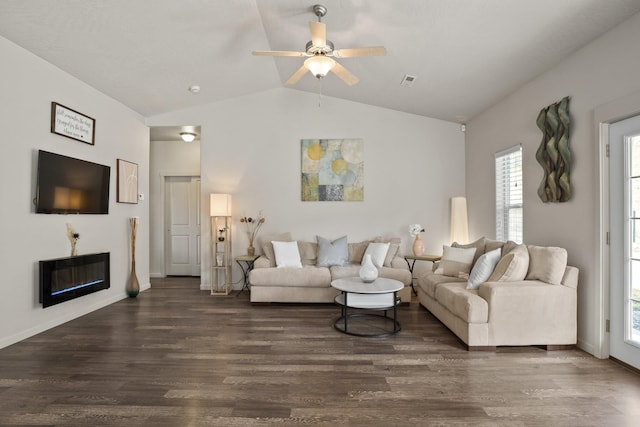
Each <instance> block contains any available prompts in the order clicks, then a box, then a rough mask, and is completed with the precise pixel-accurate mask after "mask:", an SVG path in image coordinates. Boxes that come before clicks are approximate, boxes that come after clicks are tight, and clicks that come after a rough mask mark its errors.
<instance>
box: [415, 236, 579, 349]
mask: <svg viewBox="0 0 640 427" xmlns="http://www.w3.org/2000/svg"><path fill="white" fill-rule="evenodd" d="M458 246H460V245H458ZM514 246H516V244H515V243H513V242H508V243H507V244H505V243H503V242H496V241H493V240H488V239H484V238H482V239H480V240H478V241H476V242H474V243H472V244H469V245H465V246H464V247H466V248H470V247H475V248H476V250H477V254H476V255H475V257H474V260H473V262H474V263H476V262H478V260H479V258H480V256H481V255H482V254H485V253H487V252H489V250H495V249H497V248H501V249H502V251H503V252H502V254H501V258H500V261H499V263H498V265H497V266H495V270H494V271H493V272H492V273H491V276H490V277H489V278H488V280H487V281H486V282H483V283H480V285H479V287H478V288H477V290H474V289H467V279H465V278H460V277H452V275H451V272H449V275H445V274H443V273H444V270H443V269H442V268H439V269H438V268H437V267H439V266H438V265H436V266H434V271H435V273H432V272H427V273H425V274H424V275H422V276H421V277H419V278H418V286H417V292H418V299H419V301H420V304H421V305H423V306H424V307H425V308H426V309H427V310H429V311H430V312H431V313H432V314H433V315H434V316H436V317H437V318H438V319H439V320H440V321H441V322H442V323H444V324H445V325H446V326H447V327H448V328H449V329H450V330H451V331H452V332H453V333H454V334H456V335H457V336H458V338H459V339H460V340H462V341H463V342H464V343H465V344H466V345H467V347H468V349H469V350H495V348H496V346H522V345H541V346H545V347H546V348H547V349H548V350H552V349H563V348H567V347H572V346H573V345H575V344H576V341H577V287H578V269H577V268H575V267H571V266H567V265H566V251H565V250H564V249H561V248H543V247H538V246H524V245H521V246H520V249H519V250H520V255H524V254H526V255H524V256H520V257H519V259H520V266H519V267H518V268H520V273H517V272H515V271H514V270H515V269H512V270H511V271H510V272H511V273H514V272H515V273H517V274H519V275H520V277H516V278H515V279H516V280H513V279H514V277H505V275H504V273H505V272H508V269H509V268H510V267H513V265H511V266H509V265H508V264H509V262H511V263H512V262H513V259H514V257H515V256H514V255H513V254H512V255H509V253H510V252H511V251H512V250H513V248H514ZM523 246H524V248H525V249H522V247H523ZM563 251H564V255H563ZM508 257H511V260H508V259H506V258H508ZM525 259H526V263H525V264H523V262H524V261H523V260H525ZM442 262H444V261H442ZM522 268H524V270H522ZM498 270H500V271H498ZM472 272H473V271H472ZM523 272H524V273H523ZM501 274H502V276H501ZM523 275H524V277H522V276H523ZM507 276H508V274H507ZM541 277H544V278H545V280H539V279H540V278H541ZM547 277H548V278H547ZM551 277H553V278H551ZM549 281H551V282H554V283H549Z"/></svg>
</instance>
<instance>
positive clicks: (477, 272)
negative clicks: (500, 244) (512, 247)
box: [467, 248, 502, 289]
mask: <svg viewBox="0 0 640 427" xmlns="http://www.w3.org/2000/svg"><path fill="white" fill-rule="evenodd" d="M501 252H502V249H500V248H498V249H494V250H492V251H489V252H487V253H485V254H483V255H481V256H480V258H478V261H476V263H475V265H474V266H473V268H472V269H471V273H469V280H467V289H478V287H479V286H480V283H483V282H486V281H487V279H488V278H489V277H490V276H491V273H493V270H494V269H495V268H496V264H498V261H500V254H501Z"/></svg>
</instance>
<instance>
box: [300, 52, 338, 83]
mask: <svg viewBox="0 0 640 427" xmlns="http://www.w3.org/2000/svg"><path fill="white" fill-rule="evenodd" d="M334 65H336V61H334V60H333V59H331V58H329V57H328V56H324V55H316V56H312V57H311V58H309V59H306V60H305V61H304V66H305V67H307V69H308V70H309V71H310V72H311V74H313V76H314V77H315V78H317V79H321V78H323V77H325V76H326V75H327V73H328V72H329V71H331V69H332V68H333V67H334Z"/></svg>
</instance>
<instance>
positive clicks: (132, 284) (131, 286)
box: [126, 217, 140, 298]
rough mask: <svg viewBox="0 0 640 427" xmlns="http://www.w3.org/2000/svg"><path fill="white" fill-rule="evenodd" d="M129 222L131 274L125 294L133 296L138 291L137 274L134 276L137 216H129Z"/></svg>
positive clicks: (136, 294)
mask: <svg viewBox="0 0 640 427" xmlns="http://www.w3.org/2000/svg"><path fill="white" fill-rule="evenodd" d="M129 224H131V274H130V275H129V280H127V286H126V290H127V295H129V297H131V298H135V297H137V296H138V294H139V293H140V282H138V276H136V231H137V229H138V218H137V217H132V218H129Z"/></svg>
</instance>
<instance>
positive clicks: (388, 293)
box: [331, 277, 404, 338]
mask: <svg viewBox="0 0 640 427" xmlns="http://www.w3.org/2000/svg"><path fill="white" fill-rule="evenodd" d="M331 286H332V287H334V288H336V289H338V290H339V291H341V292H342V293H341V294H340V295H338V296H337V297H336V298H335V301H336V304H338V305H340V317H339V318H337V319H336V321H335V322H334V323H333V327H334V328H336V329H337V330H338V331H340V332H342V333H345V334H349V335H355V336H359V337H374V338H380V337H386V336H389V335H393V334H397V333H398V332H400V329H401V326H400V322H398V305H400V298H398V291H399V290H402V289H403V288H404V284H403V283H402V282H400V281H398V280H393V279H385V278H377V279H376V280H375V281H373V282H371V283H365V282H363V281H362V279H360V278H359V277H347V278H344V279H336V280H334V281H332V282H331ZM349 308H354V309H359V310H367V311H383V312H384V313H383V314H375V313H363V312H357V313H353V312H352V313H349V312H348V309H349ZM389 310H393V317H388V316H387V312H388V311H389ZM355 317H374V318H377V319H383V321H384V322H385V323H386V322H389V323H391V324H392V325H393V329H392V330H389V331H386V332H383V333H375V334H364V333H358V332H354V331H349V329H348V325H349V322H348V321H349V319H353V318H355Z"/></svg>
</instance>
